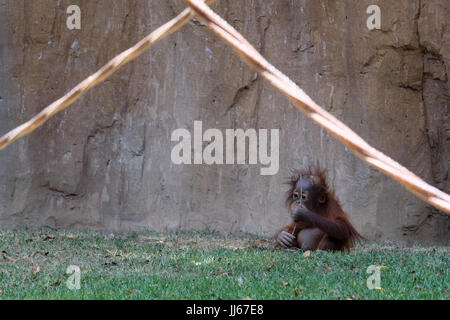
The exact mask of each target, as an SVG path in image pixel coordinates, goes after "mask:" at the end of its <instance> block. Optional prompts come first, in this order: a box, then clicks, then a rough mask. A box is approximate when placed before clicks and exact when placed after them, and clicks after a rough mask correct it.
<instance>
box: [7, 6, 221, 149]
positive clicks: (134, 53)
mask: <svg viewBox="0 0 450 320" xmlns="http://www.w3.org/2000/svg"><path fill="white" fill-rule="evenodd" d="M213 1H214V0H206V2H208V3H212V2H213ZM194 16H195V13H194V12H193V11H192V10H191V9H190V8H186V9H185V10H184V11H183V12H182V13H180V14H179V15H178V16H176V17H175V18H173V19H172V20H170V21H169V22H167V23H166V24H164V25H162V26H161V27H159V28H158V29H156V30H155V31H153V32H152V33H150V34H149V35H148V36H146V37H145V38H144V39H142V40H141V41H139V42H138V43H137V44H135V45H134V46H133V47H131V48H129V49H128V50H125V51H123V52H122V53H120V54H118V55H117V56H115V57H114V58H113V59H111V60H110V61H109V62H108V63H107V64H105V65H104V66H103V67H102V68H100V69H99V70H98V71H97V72H96V73H94V74H92V75H91V76H89V77H88V78H86V79H85V80H83V81H82V82H80V83H79V84H78V85H77V86H76V87H75V88H73V89H72V90H70V91H69V92H68V93H67V94H66V95H65V96H63V97H62V98H60V99H58V100H56V101H55V102H53V103H52V104H50V105H49V106H47V107H46V108H44V109H43V110H42V111H41V112H39V113H38V114H37V115H36V116H34V117H33V118H31V119H30V120H29V121H27V122H25V123H24V124H22V125H20V126H19V127H17V128H15V129H14V130H11V131H10V132H8V133H7V134H5V135H4V136H3V137H1V138H0V150H2V149H4V148H6V147H7V146H8V145H9V144H11V143H12V142H14V141H15V140H17V139H19V138H20V137H23V136H25V135H27V134H29V133H31V132H32V131H34V130H36V129H37V128H38V127H40V126H41V125H43V124H44V123H45V122H46V121H47V120H48V119H50V118H51V117H53V116H54V115H55V114H57V113H58V112H60V111H62V110H64V109H65V108H67V107H68V106H70V105H71V104H72V103H74V102H75V101H76V100H78V99H79V98H80V97H81V96H82V95H83V94H85V93H86V92H87V91H89V90H90V89H92V88H93V87H95V86H96V85H97V84H99V83H101V82H103V81H104V80H105V79H106V78H108V77H109V76H110V75H111V74H113V73H114V72H116V71H117V70H118V69H119V68H120V67H122V66H123V65H124V64H126V63H128V62H130V61H132V60H134V59H135V58H137V57H138V56H140V55H141V54H142V53H143V52H144V51H145V50H147V49H148V48H150V47H151V46H152V45H154V44H155V43H156V42H158V41H159V40H161V39H163V38H165V37H167V36H168V35H170V34H172V33H173V32H175V31H177V30H178V29H180V28H181V27H182V26H184V25H185V24H186V23H188V22H189V21H190V20H191V19H192V18H193V17H194Z"/></svg>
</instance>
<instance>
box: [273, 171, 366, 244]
mask: <svg viewBox="0 0 450 320" xmlns="http://www.w3.org/2000/svg"><path fill="white" fill-rule="evenodd" d="M289 184H290V186H291V188H290V190H289V191H288V197H287V199H286V204H287V206H288V208H289V211H290V212H291V216H292V220H293V221H292V223H291V224H289V225H287V226H286V227H284V228H283V229H281V231H280V232H278V234H277V235H276V236H275V239H276V241H277V245H278V246H281V247H283V248H286V249H288V248H300V249H302V250H341V251H343V250H350V248H352V247H353V245H354V243H355V240H359V239H361V238H362V237H361V235H360V234H359V233H358V231H356V230H355V228H354V227H353V226H352V224H351V223H350V221H349V220H348V218H347V215H346V214H345V213H344V211H343V210H342V208H341V205H340V204H339V202H338V201H337V199H336V198H335V196H334V192H332V191H330V190H329V189H328V185H327V182H326V178H325V174H324V173H323V172H322V171H319V170H316V171H314V172H313V171H311V170H310V171H302V172H298V173H296V174H295V175H294V176H293V177H292V178H291V180H290V181H289Z"/></svg>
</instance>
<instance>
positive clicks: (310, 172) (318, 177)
mask: <svg viewBox="0 0 450 320" xmlns="http://www.w3.org/2000/svg"><path fill="white" fill-rule="evenodd" d="M325 173H326V170H324V169H321V168H320V167H319V166H316V167H308V169H303V170H298V169H291V175H290V176H289V178H288V179H289V180H287V181H286V182H285V184H287V185H288V186H289V190H288V191H287V194H286V206H289V204H290V203H291V195H292V193H293V192H294V190H295V185H296V184H297V181H298V179H300V178H301V177H303V176H311V177H314V181H313V182H314V184H315V185H320V186H321V187H322V188H323V191H324V192H325V193H326V194H328V193H329V187H328V183H327V178H326V175H325Z"/></svg>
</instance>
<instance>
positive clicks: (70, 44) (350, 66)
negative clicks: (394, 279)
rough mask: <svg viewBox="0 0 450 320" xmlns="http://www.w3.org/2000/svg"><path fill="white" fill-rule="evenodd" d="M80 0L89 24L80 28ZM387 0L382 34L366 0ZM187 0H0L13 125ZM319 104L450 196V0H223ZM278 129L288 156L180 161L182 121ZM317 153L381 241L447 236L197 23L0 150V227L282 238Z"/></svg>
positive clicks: (449, 221) (2, 92)
mask: <svg viewBox="0 0 450 320" xmlns="http://www.w3.org/2000/svg"><path fill="white" fill-rule="evenodd" d="M71 4H77V5H79V7H80V9H81V13H82V16H81V17H82V20H81V23H82V25H81V30H69V29H68V28H67V27H66V19H67V17H68V15H67V13H66V9H67V7H68V6H69V5H71ZM371 4H377V5H378V6H379V7H380V9H381V29H379V30H369V29H368V28H367V25H366V20H367V19H368V17H369V15H368V14H367V13H366V9H367V7H368V6H369V5H371ZM184 7H185V5H184V3H183V2H182V1H181V0H168V1H157V0H148V1H144V0H115V1H108V0H96V1H92V0H89V1H88V0H84V1H83V0H79V1H73V0H70V1H69V0H58V1H52V0H0V25H1V28H0V41H1V43H0V134H4V133H6V132H7V131H9V130H11V129H13V128H14V127H16V126H17V125H19V124H21V123H23V122H24V121H26V120H28V119H29V118H31V117H32V116H33V115H35V114H36V113H37V112H38V111H40V110H41V109H42V108H43V107H45V106H46V105H48V104H49V103H51V102H53V101H54V100H56V99H58V98H59V97H61V96H62V95H63V94H65V93H66V92H67V91H68V90H69V89H71V88H72V87H73V86H75V85H76V84H77V83H79V82H80V81H81V80H83V79H84V78H85V77H87V76H88V75H89V74H91V73H93V72H94V71H96V70H97V69H98V68H100V67H101V66H102V65H103V64H104V63H106V62H107V61H108V60H109V59H111V58H112V57H114V56H115V55H116V54H117V53H119V52H121V51H123V50H125V49H127V48H128V47H130V46H131V45H133V44H134V43H136V42H137V41H138V40H139V39H141V38H142V37H144V36H145V35H147V34H148V33H150V32H151V31H152V30H154V29H156V28H157V27H158V26H160V25H162V24H163V23H165V22H166V21H168V20H170V19H171V18H173V17H174V16H175V15H176V14H178V13H179V12H181V10H182V9H183V8H184ZM213 8H214V9H215V10H216V12H217V13H218V14H220V15H221V16H222V17H224V18H225V19H226V20H227V21H228V22H229V23H230V24H232V25H233V26H234V27H235V28H236V29H237V30H238V31H239V32H241V33H242V34H243V35H244V36H245V37H247V39H248V40H249V41H250V42H251V43H252V44H253V45H254V46H255V47H256V48H257V49H258V50H259V51H260V52H261V53H262V54H263V55H264V56H265V57H266V58H267V59H268V60H269V61H271V62H272V63H273V64H274V65H275V66H277V67H278V68H279V69H280V70H281V71H283V72H284V73H285V74H287V75H288V76H289V77H291V79H292V80H293V81H295V82H296V83H297V84H298V85H299V86H300V87H301V88H303V89H304V90H305V92H306V93H308V94H309V95H310V96H311V97H312V98H313V99H314V100H315V101H316V102H318V103H319V104H320V105H321V106H323V107H324V108H326V110H328V111H329V112H331V113H332V114H333V115H335V116H336V117H338V118H339V119H341V120H342V121H343V122H345V123H346V124H347V125H349V126H350V127H351V128H352V129H353V130H355V131H356V132H357V133H358V134H360V135H361V136H362V137H363V138H364V139H365V140H366V141H368V142H369V143H370V144H371V145H372V146H374V147H375V148H377V149H379V150H381V151H383V152H385V153H386V154H387V155H389V156H390V157H392V158H393V159H395V160H397V161H399V162H400V163H401V164H403V165H405V166H406V167H407V168H409V169H411V170H412V171H413V172H415V173H416V174H418V175H419V176H420V177H422V178H424V179H425V180H426V181H427V182H429V183H431V184H433V185H436V186H438V187H439V188H441V189H442V190H444V191H446V192H449V191H450V185H449V177H448V172H449V165H450V156H449V155H450V122H449V118H448V107H449V86H448V84H449V83H448V74H449V68H450V24H449V23H448V13H449V11H450V3H449V1H447V0H429V1H423V0H422V1H421V0H414V1H411V0H399V1H388V0H385V1H382V0H378V1H374V0H370V1H369V0H363V1H360V0H349V1H334V0H327V1H325V0H321V1H308V0H289V1H288V0H277V1H275V0H272V1H265V0H241V1H228V0H227V1H226V0H218V1H217V2H216V4H215V5H214V6H213ZM194 120H201V121H202V122H203V128H204V130H205V129H207V128H217V129H219V130H221V131H222V132H224V131H225V130H226V129H234V128H243V129H248V128H255V129H259V128H264V129H276V128H278V129H280V170H279V172H278V174H276V175H273V176H263V175H260V168H261V165H249V164H247V165H205V164H203V165H175V164H173V163H172V161H171V151H172V147H173V146H174V145H175V144H176V143H174V142H171V139H170V138H171V134H172V132H173V131H174V130H175V129H178V128H185V129H187V130H189V131H190V132H193V123H194ZM317 163H319V164H320V165H321V166H322V167H325V168H327V169H328V175H329V180H330V184H331V185H332V186H334V187H335V188H336V192H337V195H338V197H339V199H340V201H341V202H342V204H343V207H344V209H345V210H346V211H347V212H348V214H349V215H350V217H351V220H352V221H353V222H354V224H355V226H356V227H357V229H358V230H360V231H361V233H362V234H364V235H365V236H366V237H368V238H369V239H372V240H376V239H384V240H386V239H391V240H397V241H401V242H404V243H412V242H421V243H449V240H450V232H449V228H450V218H449V217H448V216H446V215H445V214H444V213H442V212H439V211H438V210H435V209H433V208H431V207H430V206H429V205H427V204H426V203H424V202H423V201H421V200H419V199H417V198H416V197H414V196H413V195H412V194H411V193H409V192H408V191H406V190H405V189H404V188H403V187H401V186H400V185H399V184H398V183H396V182H394V181H392V180H391V179H389V178H387V177H385V176H384V175H382V174H381V173H379V172H378V171H376V170H375V169H373V168H371V167H370V166H369V165H367V164H366V163H364V162H362V161H361V160H359V159H358V158H356V157H355V156H354V155H353V154H352V153H351V152H349V151H348V150H347V149H346V148H345V147H344V146H343V145H341V144H340V143H339V142H338V141H337V140H336V139H335V138H334V137H333V136H331V135H330V134H328V133H327V132H326V131H325V130H323V129H321V128H320V127H318V126H317V125H315V124H314V123H313V122H311V121H310V120H309V119H308V118H306V117H305V116H304V115H303V114H301V113H299V112H298V111H297V110H296V109H295V108H294V107H293V106H292V105H291V104H290V103H289V102H288V101H287V99H286V98H285V97H284V96H283V95H282V94H281V93H279V92H278V91H277V90H275V89H274V88H272V87H271V85H270V84H269V83H268V82H266V81H263V80H262V79H261V77H259V76H258V75H256V74H255V72H253V71H252V70H251V69H250V68H249V67H247V66H246V65H245V64H244V63H243V62H242V61H241V60H240V59H239V57H238V56H237V55H236V54H235V53H234V52H233V51H232V49H230V48H229V47H227V45H226V44H225V43H224V42H223V41H222V40H220V39H219V38H217V37H216V36H215V35H213V34H212V33H211V32H210V31H209V30H208V29H207V28H206V27H205V26H204V25H203V24H202V23H200V22H199V21H196V20H194V21H192V22H191V23H189V24H188V25H186V26H185V27H184V28H182V30H180V31H179V32H177V33H175V34H173V35H171V36H170V37H169V38H167V39H164V40H163V41H161V42H160V43H158V44H157V45H156V46H155V47H153V48H152V49H150V50H149V51H148V52H146V53H145V54H144V55H143V56H141V57H139V58H138V59H137V60H135V61H134V62H132V63H130V64H128V65H126V66H124V67H123V68H122V69H121V70H120V71H119V72H117V73H116V74H114V75H113V76H112V77H111V78H109V79H108V80H107V81H105V83H103V84H101V85H99V86H98V87H96V88H94V89H93V90H91V91H90V92H89V93H87V94H86V95H85V96H84V97H83V98H82V99H80V100H79V101H77V102H76V103H74V104H73V105H72V106H71V107H70V108H68V109H66V110H65V111H63V112H61V113H60V114H58V115H57V116H55V117H54V118H52V119H51V120H50V121H48V122H47V123H46V124H45V125H43V126H42V127H41V128H39V129H38V130H36V131H35V132H34V133H32V134H31V135H29V136H28V137H25V138H23V139H20V140H18V141H16V142H15V143H14V144H12V145H11V146H9V147H8V148H6V149H5V150H3V151H0V224H1V226H3V227H12V226H33V227H40V226H48V227H52V228H97V229H108V230H114V231H122V230H139V229H152V230H158V231H165V230H174V229H205V228H208V229H212V230H219V231H222V232H240V231H243V232H249V233H257V234H262V235H270V234H273V233H274V232H275V231H276V230H277V229H278V228H279V227H280V226H281V225H283V224H284V223H287V222H288V221H289V215H288V213H287V210H286V208H285V207H284V199H283V198H284V195H285V191H286V186H285V185H283V182H284V181H285V180H286V178H287V177H288V176H289V172H290V169H293V168H304V167H307V166H308V165H314V164H317Z"/></svg>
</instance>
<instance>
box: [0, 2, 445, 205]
mask: <svg viewBox="0 0 450 320" xmlns="http://www.w3.org/2000/svg"><path fill="white" fill-rule="evenodd" d="M185 1H186V2H187V3H188V5H189V6H190V7H191V8H192V9H189V8H188V9H185V10H184V11H183V12H182V13H181V14H179V15H178V16H177V17H175V18H174V19H172V20H170V21H169V22H167V23H166V24H164V25H163V26H161V27H160V28H158V29H156V30H155V31H154V32H152V33H151V34H150V35H148V36H147V37H145V38H144V39H142V40H141V41H140V42H138V43H137V44H136V45H135V46H133V47H131V48H129V49H128V50H126V51H124V52H122V53H120V54H119V55H117V56H116V57H115V58H113V59H112V60H110V61H109V62H108V63H107V64H106V65H105V66H103V67H102V68H101V69H100V70H98V71H97V72H96V73H94V74H93V75H91V76H90V77H88V78H87V79H85V80H84V81H82V82H81V83H80V84H78V85H77V86H76V87H75V88H73V89H72V90H71V91H70V92H68V93H67V94H66V95H65V96H63V97H62V98H60V99H58V100H57V101H55V102H53V103H52V104H50V105H49V106H47V107H46V108H45V109H43V110H42V111H41V112H40V113H38V114H37V115H36V116H34V117H33V118H32V119H30V120H29V121H28V122H26V123H24V124H22V125H21V126H19V127H17V128H16V129H14V130H12V131H10V132H9V133H7V134H5V135H4V136H3V137H1V138H0V150H2V149H4V148H5V147H6V146H8V145H9V144H11V143H12V142H13V141H15V140H16V139H18V138H20V137H23V136H25V135H27V134H29V133H31V132H32V131H34V130H35V129H36V128H38V127H39V126H41V125H42V124H43V123H45V122H46V121H47V120H48V119H50V118H51V117H52V116H54V115H55V114H57V113H58V112H60V111H61V110H63V109H65V108H67V107H68V106H69V105H71V104H72V103H73V102H75V101H76V100H77V99H79V98H80V97H81V96H82V95H83V94H84V93H86V92H87V91H88V90H89V89H91V88H93V87H94V86H96V85H97V84H99V83H101V82H102V81H104V80H105V79H106V78H107V77H109V76H110V75H111V74H112V73H114V72H115V71H116V70H117V69H119V68H120V67H121V66H123V65H124V64H126V63H128V62H130V61H131V60H133V59H135V58H136V57H138V56H139V55H141V54H142V53H143V52H144V51H145V50H146V49H148V48H149V47H151V46H152V45H153V44H154V43H156V42H158V41H159V40H161V39H163V38H164V37H166V36H168V35H170V34H171V33H173V32H175V31H176V30H178V29H179V28H181V27H182V26H183V25H184V24H186V23H187V22H188V21H189V20H190V19H191V18H193V17H194V15H195V13H196V14H198V15H199V16H200V18H201V19H202V20H204V21H205V22H206V24H207V26H208V27H209V28H210V29H212V30H213V31H214V32H215V33H216V34H218V35H219V36H220V37H222V38H223V39H224V40H225V41H226V42H228V43H229V44H230V45H231V46H232V47H233V48H234V49H235V50H236V51H237V52H238V53H239V55H240V56H241V57H242V58H243V59H244V61H245V62H246V63H248V64H249V65H250V66H252V67H253V68H254V69H256V70H257V71H258V72H259V73H260V74H261V75H262V76H263V77H264V78H266V79H267V80H269V82H271V83H272V85H274V86H275V87H276V88H277V89H279V90H280V91H282V92H283V93H284V94H285V95H286V96H287V97H288V98H289V99H290V100H291V101H292V103H293V104H294V105H295V106H296V107H297V108H298V109H299V110H300V111H302V112H304V113H305V114H306V115H307V116H308V117H309V118H311V119H312V120H313V121H315V122H316V123H318V124H319V125H321V126H322V127H324V128H325V129H326V130H328V131H329V132H331V133H332V134H333V135H334V136H336V137H337V138H338V139H339V140H340V141H341V142H342V143H344V144H345V145H346V146H347V147H348V148H349V149H350V150H352V152H353V153H355V154H356V155H357V156H358V157H360V158H361V159H362V160H364V161H366V162H367V163H369V164H371V165H372V166H374V167H376V168H377V169H379V170H380V171H382V172H384V173H385V174H387V175H389V176H391V177H392V178H394V179H395V180H397V181H398V182H399V183H401V184H402V185H404V186H405V187H406V188H407V189H408V190H409V191H411V192H412V193H414V194H415V195H416V196H418V197H419V198H421V199H423V200H425V201H426V202H428V203H430V204H431V205H433V206H435V207H437V208H439V209H441V210H443V211H444V212H446V213H448V214H450V196H449V195H448V194H446V193H444V192H442V191H440V190H439V189H437V188H435V187H433V186H431V185H429V184H427V183H426V182H424V181H423V180H421V179H420V178H419V177H417V176H416V175H414V174H413V173H412V172H410V171H409V170H408V169H406V168H404V167H403V166H401V165H400V164H398V163H397V162H395V161H394V160H392V159H391V158H389V157H387V156H386V155H384V154H383V153H381V152H380V151H378V150H376V149H374V148H373V147H371V146H370V145H369V144H367V143H366V142H365V141H364V140H363V139H362V138H361V137H360V136H358V135H357V134H356V133H355V132H353V131H352V130H351V129H350V128H348V127H347V126H346V125H345V124H343V123H342V122H341V121H339V120H338V119H336V118H335V117H334V116H332V115H331V114H330V113H328V112H327V111H325V110H323V109H322V108H321V107H319V106H318V105H317V104H316V103H315V102H314V101H313V100H312V99H311V98H310V97H309V96H308V95H306V94H305V93H304V92H303V91H302V90H301V89H300V88H299V87H298V86H297V85H296V84H295V83H294V82H292V81H291V80H290V79H289V78H288V77H287V76H285V75H284V74H283V73H281V72H280V71H278V70H277V69H276V68H275V67H274V66H272V65H271V64H270V63H269V62H267V60H265V59H264V57H262V56H261V55H260V54H259V53H258V51H256V50H255V49H254V48H253V47H252V46H251V45H250V43H248V41H247V40H246V39H245V38H244V37H243V36H242V35H240V34H239V33H238V32H237V31H236V30H234V29H233V27H231V26H230V25H229V24H228V23H227V22H225V21H224V20H223V19H221V18H220V17H219V16H218V15H216V14H215V13H214V12H213V11H212V10H211V9H210V8H209V7H208V6H207V5H205V4H204V3H203V2H201V1H200V0H185ZM212 1H214V0H207V1H206V2H207V3H211V2H212ZM194 11H195V13H194Z"/></svg>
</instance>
